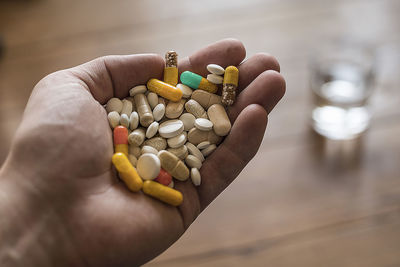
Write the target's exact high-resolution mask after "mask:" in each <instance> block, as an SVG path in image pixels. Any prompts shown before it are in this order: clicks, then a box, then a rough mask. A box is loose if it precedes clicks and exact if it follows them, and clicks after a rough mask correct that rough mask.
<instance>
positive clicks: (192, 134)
mask: <svg viewBox="0 0 400 267" xmlns="http://www.w3.org/2000/svg"><path fill="white" fill-rule="evenodd" d="M187 138H188V141H189V142H190V143H192V144H193V145H196V146H197V145H198V144H200V143H201V142H204V141H209V142H210V143H211V144H219V143H220V142H221V140H222V137H220V136H218V135H216V134H215V132H214V130H211V131H208V132H205V131H201V130H199V129H197V128H193V129H191V130H190V131H189V132H188V137H187Z"/></svg>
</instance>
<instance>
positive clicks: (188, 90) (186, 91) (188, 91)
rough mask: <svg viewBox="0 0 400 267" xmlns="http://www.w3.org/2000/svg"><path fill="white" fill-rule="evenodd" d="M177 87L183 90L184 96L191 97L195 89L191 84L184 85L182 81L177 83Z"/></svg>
mask: <svg viewBox="0 0 400 267" xmlns="http://www.w3.org/2000/svg"><path fill="white" fill-rule="evenodd" d="M176 88H178V89H179V90H181V91H182V97H183V98H189V97H190V96H191V95H192V93H193V90H192V89H191V88H190V87H189V86H187V85H184V84H182V83H178V84H177V85H176Z"/></svg>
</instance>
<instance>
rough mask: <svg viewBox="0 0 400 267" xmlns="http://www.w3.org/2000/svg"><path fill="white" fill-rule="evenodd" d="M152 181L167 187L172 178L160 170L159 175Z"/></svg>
mask: <svg viewBox="0 0 400 267" xmlns="http://www.w3.org/2000/svg"><path fill="white" fill-rule="evenodd" d="M154 181H156V182H158V183H160V184H163V185H166V186H168V185H169V184H170V183H171V181H172V176H171V174H169V173H168V172H167V171H166V170H164V169H163V168H161V170H160V173H159V174H158V176H157V178H155V179H154Z"/></svg>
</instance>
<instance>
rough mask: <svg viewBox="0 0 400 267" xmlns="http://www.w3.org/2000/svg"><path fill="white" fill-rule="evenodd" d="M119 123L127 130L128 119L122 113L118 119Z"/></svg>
mask: <svg viewBox="0 0 400 267" xmlns="http://www.w3.org/2000/svg"><path fill="white" fill-rule="evenodd" d="M119 123H120V124H121V125H122V126H124V127H126V128H127V129H128V128H129V117H128V115H126V114H125V113H122V114H121V117H120V119H119Z"/></svg>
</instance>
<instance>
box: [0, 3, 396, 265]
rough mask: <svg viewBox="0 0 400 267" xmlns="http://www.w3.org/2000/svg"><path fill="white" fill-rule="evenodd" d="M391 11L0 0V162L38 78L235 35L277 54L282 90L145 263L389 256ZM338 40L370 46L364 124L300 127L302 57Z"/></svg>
mask: <svg viewBox="0 0 400 267" xmlns="http://www.w3.org/2000/svg"><path fill="white" fill-rule="evenodd" d="M156 7H157V8H156ZM399 12H400V2H399V1H397V0H368V1H365V0H354V1H347V0H335V1H328V0H324V1H319V0H267V1H260V0H250V1H228V0H224V1H211V0H206V1H183V0H171V1H161V0H151V1H144V0H143V1H134V0H117V1H107V0H87V1H78V0H72V1H66V0H59V1H50V0H32V1H10V0H8V1H0V34H1V35H3V37H4V39H5V42H6V51H5V54H4V55H3V57H2V58H1V59H0V137H1V140H2V142H0V162H3V161H4V159H5V158H6V155H7V153H8V149H9V147H10V143H11V140H12V137H13V135H14V133H15V131H16V129H17V127H18V124H19V121H20V120H21V117H22V113H23V109H24V106H25V104H26V102H27V100H28V98H29V94H30V92H31V90H32V88H33V87H34V85H35V84H36V83H37V82H38V81H39V80H40V79H41V78H42V77H44V76H45V75H46V74H48V73H51V72H53V71H56V70H59V69H63V68H68V67H72V66H75V65H77V64H81V63H83V62H85V61H88V60H91V59H93V58H95V57H99V56H103V55H107V54H129V53H143V52H154V53H159V54H163V53H164V52H165V51H167V50H169V49H171V48H173V49H175V50H176V51H178V52H179V55H180V57H184V56H187V55H189V54H190V53H192V52H193V51H194V50H196V49H199V48H201V47H202V46H204V45H206V44H208V43H210V42H214V41H216V40H219V39H221V38H226V37H235V38H238V39H240V40H242V41H243V42H244V44H245V46H246V48H247V58H249V57H251V56H252V55H254V54H255V53H257V52H268V53H270V54H272V55H274V56H276V57H277V58H278V60H279V61H280V64H281V72H282V74H283V75H284V76H285V78H286V81H287V94H286V96H285V98H284V99H283V100H282V102H281V103H280V104H279V105H278V106H277V108H276V109H275V110H274V111H273V112H272V113H271V115H270V117H269V125H268V131H267V133H266V135H265V139H264V141H263V144H262V146H261V147H260V150H259V153H258V154H257V156H256V157H255V158H254V160H253V161H252V162H251V163H250V164H249V165H248V166H247V167H246V168H245V169H244V170H243V172H242V173H241V174H240V176H239V177H238V179H237V180H236V181H235V182H234V183H233V184H232V186H231V187H230V188H228V189H227V190H226V191H225V192H224V193H223V194H222V195H221V196H220V197H218V198H217V200H216V201H215V202H214V203H213V204H212V205H211V206H210V207H209V208H207V209H206V211H205V212H204V213H203V214H202V215H201V216H200V217H199V218H198V220H197V221H196V222H195V223H193V225H192V226H191V227H190V229H189V230H188V231H187V233H186V234H185V235H184V236H183V237H182V238H181V239H180V240H179V241H178V242H176V243H175V244H174V245H173V246H172V247H171V248H170V249H168V250H167V251H166V252H165V253H163V254H162V255H161V256H159V257H158V258H156V259H155V260H154V261H152V262H150V263H149V264H148V266H191V265H196V266H243V265H249V266H266V265H270V266H398V265H400V256H398V248H399V247H400V232H399V230H398V229H399V224H400V217H399V216H400V215H399V214H400V212H399V211H400V180H399V173H400V166H399V164H398V162H399V160H400V152H399V151H400V140H399V136H400V127H399V125H400V119H399V118H400V116H399V115H400V109H399V108H398V107H399V105H400V90H399V85H400V76H399V73H400V63H399V62H400V31H399V27H398V25H400V17H399V16H398V14H399ZM338 39H347V40H350V41H357V42H361V43H363V44H368V45H370V46H371V47H373V48H375V49H376V51H377V61H376V70H377V79H376V91H375V93H374V95H373V98H372V99H371V103H370V104H371V108H372V110H373V114H374V117H373V121H372V125H371V129H370V130H369V131H368V132H367V134H366V135H365V136H364V137H363V138H362V139H361V140H358V141H354V142H332V141H326V140H323V139H321V138H319V137H317V136H316V135H315V134H313V133H312V132H311V131H310V129H309V125H308V124H309V112H310V109H311V98H310V88H309V82H308V80H309V75H310V73H309V65H308V64H309V59H310V56H312V55H313V53H314V51H315V49H316V48H318V47H319V46H320V45H322V44H324V43H327V42H332V41H335V40H338Z"/></svg>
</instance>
